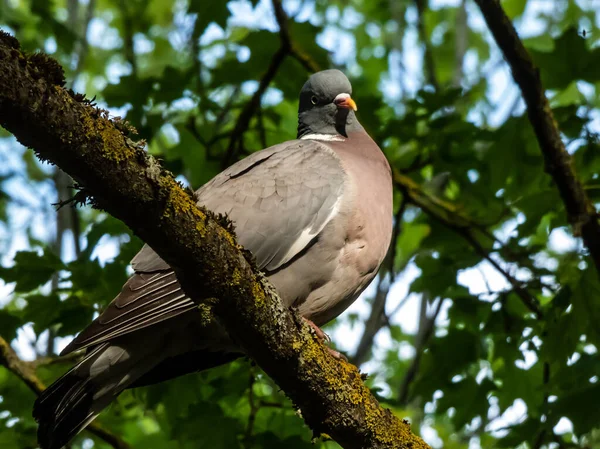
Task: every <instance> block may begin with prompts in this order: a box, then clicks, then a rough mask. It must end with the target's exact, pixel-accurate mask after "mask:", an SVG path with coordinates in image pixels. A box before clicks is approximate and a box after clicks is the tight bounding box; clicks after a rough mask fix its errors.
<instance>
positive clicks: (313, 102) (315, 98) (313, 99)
mask: <svg viewBox="0 0 600 449" xmlns="http://www.w3.org/2000/svg"><path fill="white" fill-rule="evenodd" d="M310 102H311V103H312V104H317V103H318V102H319V99H318V98H317V97H315V96H314V95H313V96H312V97H310Z"/></svg>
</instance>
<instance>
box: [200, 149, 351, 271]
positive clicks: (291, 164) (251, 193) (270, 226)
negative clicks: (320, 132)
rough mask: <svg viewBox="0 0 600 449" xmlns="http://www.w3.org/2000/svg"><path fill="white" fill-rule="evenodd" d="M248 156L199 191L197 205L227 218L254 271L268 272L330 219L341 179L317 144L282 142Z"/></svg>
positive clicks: (334, 162) (327, 152) (340, 172)
mask: <svg viewBox="0 0 600 449" xmlns="http://www.w3.org/2000/svg"><path fill="white" fill-rule="evenodd" d="M262 153H266V154H262ZM253 156H255V155H252V156H250V157H248V158H246V159H245V160H244V161H242V162H244V163H245V164H244V166H243V167H240V166H239V165H238V164H236V165H234V166H233V167H232V168H231V169H230V170H226V171H224V172H223V173H221V174H220V175H218V176H217V177H215V178H214V179H213V180H212V181H211V182H210V183H208V184H207V185H206V186H204V187H203V188H201V189H200V190H199V191H198V192H197V194H198V204H201V205H204V206H206V208H207V209H210V210H212V211H213V212H216V213H222V214H227V216H228V217H229V218H230V219H231V220H232V221H233V224H234V225H235V231H236V234H237V237H238V241H239V242H240V243H241V244H242V245H243V246H244V248H246V249H248V250H250V251H251V252H252V254H254V256H255V258H256V261H257V264H258V267H259V268H260V269H262V270H265V271H273V270H276V269H277V268H279V267H281V266H282V265H284V264H285V263H287V262H289V261H290V260H291V259H292V258H293V257H294V256H296V255H297V254H298V253H300V252H301V251H302V250H303V249H304V248H305V247H306V246H308V245H309V244H310V242H311V241H312V240H313V239H314V238H315V237H316V236H317V235H318V234H319V232H321V230H322V229H323V228H324V227H325V225H326V224H327V223H328V222H329V220H331V218H333V216H334V215H335V213H336V212H337V206H338V204H339V200H340V198H341V196H342V193H343V185H344V180H345V174H344V172H343V170H342V168H341V165H340V163H339V160H338V158H337V156H336V155H335V153H334V152H333V151H332V150H331V149H330V148H329V147H327V146H325V145H323V144H322V143H319V142H316V141H301V140H296V141H292V142H286V143H285V144H281V145H277V146H275V147H273V148H270V149H268V150H266V151H264V152H260V153H257V154H256V157H253Z"/></svg>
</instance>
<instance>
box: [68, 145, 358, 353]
mask: <svg viewBox="0 0 600 449" xmlns="http://www.w3.org/2000/svg"><path fill="white" fill-rule="evenodd" d="M345 179H346V175H345V172H344V171H343V169H342V167H341V165H340V162H339V159H338V158H337V156H336V155H335V153H334V152H333V151H332V150H331V149H330V148H329V147H328V146H326V145H324V144H323V143H319V142H316V141H302V140H296V141H291V142H286V143H283V144H280V145H276V146H274V147H271V148H268V149H266V150H263V151H260V152H258V153H254V154H252V155H251V156H249V157H247V158H246V159H243V160H242V161H240V162H238V163H237V164H235V165H233V166H231V167H230V168H228V169H227V170H225V171H223V172H222V173H220V174H219V175H217V176H216V177H215V178H213V179H212V180H211V181H209V182H208V183H207V184H206V185H205V186H203V187H202V188H201V189H200V190H198V192H197V195H198V204H200V205H204V206H205V207H206V208H208V209H209V210H212V211H213V212H215V213H221V214H226V215H227V216H228V217H229V218H230V219H231V220H232V221H233V223H234V225H235V231H236V234H237V237H238V241H239V242H240V243H241V244H242V245H243V246H244V247H245V248H246V249H248V250H250V251H251V252H252V253H253V254H254V256H255V258H256V262H257V265H258V267H259V268H260V269H261V270H264V271H265V272H267V273H268V272H272V271H275V270H277V269H278V268H280V267H281V266H283V265H284V264H286V263H289V262H291V261H292V260H293V259H294V257H295V256H297V255H298V254H299V253H300V252H302V250H303V249H305V248H306V247H307V246H308V245H309V244H310V243H311V242H312V241H313V240H314V239H315V238H316V237H317V236H318V235H319V233H320V232H321V231H322V230H323V228H324V227H325V226H326V225H327V223H328V222H329V221H330V220H331V219H332V218H333V217H334V216H335V215H336V213H337V212H338V208H339V204H340V201H341V197H342V194H343V189H344V181H345ZM132 267H133V269H134V270H135V272H136V273H135V274H134V275H133V276H132V277H131V278H130V279H129V280H128V281H127V283H126V284H125V285H124V286H123V289H122V291H121V293H119V295H118V296H117V297H116V298H115V299H114V300H113V301H112V303H111V304H110V305H109V306H108V308H107V309H106V310H105V311H104V312H103V313H102V314H101V315H100V316H99V317H98V318H97V319H96V320H94V321H93V322H92V324H90V326H88V327H87V328H86V329H85V330H84V331H83V332H81V333H80V334H79V335H78V336H77V338H75V340H73V342H71V344H69V345H68V346H67V347H66V348H65V350H64V351H63V354H66V353H69V352H72V351H74V350H77V349H82V348H85V347H88V346H92V345H96V344H99V343H102V342H104V341H106V340H109V339H113V338H116V337H118V336H120V335H124V334H126V333H129V332H132V331H135V330H137V329H141V328H143V327H147V326H150V325H152V324H155V323H157V322H160V321H164V320H166V319H168V318H171V317H174V316H177V315H179V314H181V313H185V312H187V311H189V310H192V309H194V307H195V305H194V303H193V301H192V300H191V299H189V298H188V297H186V295H185V294H184V293H183V291H182V290H181V287H180V285H179V283H178V281H177V278H176V277H175V274H174V272H173V271H172V270H171V269H170V267H169V265H168V264H167V263H166V262H164V261H163V260H162V259H161V258H160V257H159V256H158V255H157V254H156V253H155V252H154V251H153V250H152V249H151V248H150V247H149V246H147V245H145V246H144V247H143V248H142V250H141V251H140V252H139V253H138V254H137V255H136V256H135V257H134V259H133V260H132Z"/></svg>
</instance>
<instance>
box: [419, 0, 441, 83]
mask: <svg viewBox="0 0 600 449" xmlns="http://www.w3.org/2000/svg"><path fill="white" fill-rule="evenodd" d="M415 5H416V7H417V30H418V31H419V38H420V39H421V41H422V42H423V47H424V49H425V51H424V53H425V54H424V55H423V59H424V60H425V68H426V71H427V83H428V84H431V85H432V86H433V87H434V88H435V90H436V91H438V90H440V84H439V82H438V80H437V75H436V72H435V62H434V59H433V52H432V51H431V44H430V43H429V39H428V38H427V31H426V30H425V19H424V15H425V9H426V8H427V0H415Z"/></svg>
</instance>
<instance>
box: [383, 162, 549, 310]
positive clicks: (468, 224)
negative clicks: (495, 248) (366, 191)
mask: <svg viewBox="0 0 600 449" xmlns="http://www.w3.org/2000/svg"><path fill="white" fill-rule="evenodd" d="M393 176H394V182H395V183H396V185H397V186H398V188H399V189H400V190H401V191H402V192H403V193H404V195H405V196H406V197H407V199H408V201H410V202H411V203H413V204H414V205H415V206H417V207H419V208H420V209H421V210H422V211H424V212H425V213H426V214H427V215H429V216H430V217H432V218H434V219H435V220H437V221H439V222H440V223H442V224H443V225H444V226H446V227H448V228H450V229H452V230H454V231H455V232H456V233H457V234H459V235H460V236H461V237H463V238H464V239H465V240H466V241H467V242H468V243H469V244H470V245H471V246H472V247H473V249H474V250H475V252H477V254H479V255H480V256H481V257H483V258H484V259H486V260H487V261H488V262H489V263H490V264H491V265H492V266H493V267H494V268H495V269H496V270H497V271H498V272H499V273H500V274H502V276H504V278H505V279H506V280H507V281H508V282H509V283H510V285H511V286H512V288H513V290H514V292H515V293H516V294H517V296H518V297H519V298H520V299H521V301H522V302H523V304H525V306H527V308H528V309H529V310H531V311H532V312H533V313H534V314H535V316H536V317H537V318H538V319H541V318H542V315H543V314H542V309H541V307H540V305H539V301H538V300H537V298H536V297H535V296H533V295H532V294H531V293H529V291H527V289H525V288H524V287H523V285H522V283H521V282H519V281H518V280H517V279H516V278H514V277H513V276H511V274H510V273H508V271H506V270H504V269H503V268H502V267H501V266H500V265H499V264H498V262H496V261H495V260H494V259H493V258H492V257H491V256H490V254H489V252H488V251H487V250H486V249H485V248H484V247H483V246H482V245H481V244H480V243H479V241H478V240H477V237H476V235H475V234H474V232H473V230H474V229H477V230H478V231H480V232H481V233H482V234H483V235H484V236H486V237H487V238H489V239H490V240H492V241H497V239H496V237H495V236H494V235H493V234H491V233H490V232H488V231H487V230H486V229H485V228H482V227H481V226H479V225H478V224H476V223H474V222H472V221H471V220H470V219H469V218H468V217H464V216H462V215H461V214H459V213H457V212H456V211H454V210H453V208H452V206H450V205H449V204H447V203H445V202H444V201H442V200H439V199H438V198H435V197H432V196H429V195H427V194H426V193H425V192H423V191H422V190H421V189H420V188H419V186H418V185H417V184H416V183H415V182H414V181H413V180H412V179H410V178H409V177H407V176H405V175H403V174H402V173H400V172H398V171H397V170H394V173H393Z"/></svg>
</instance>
